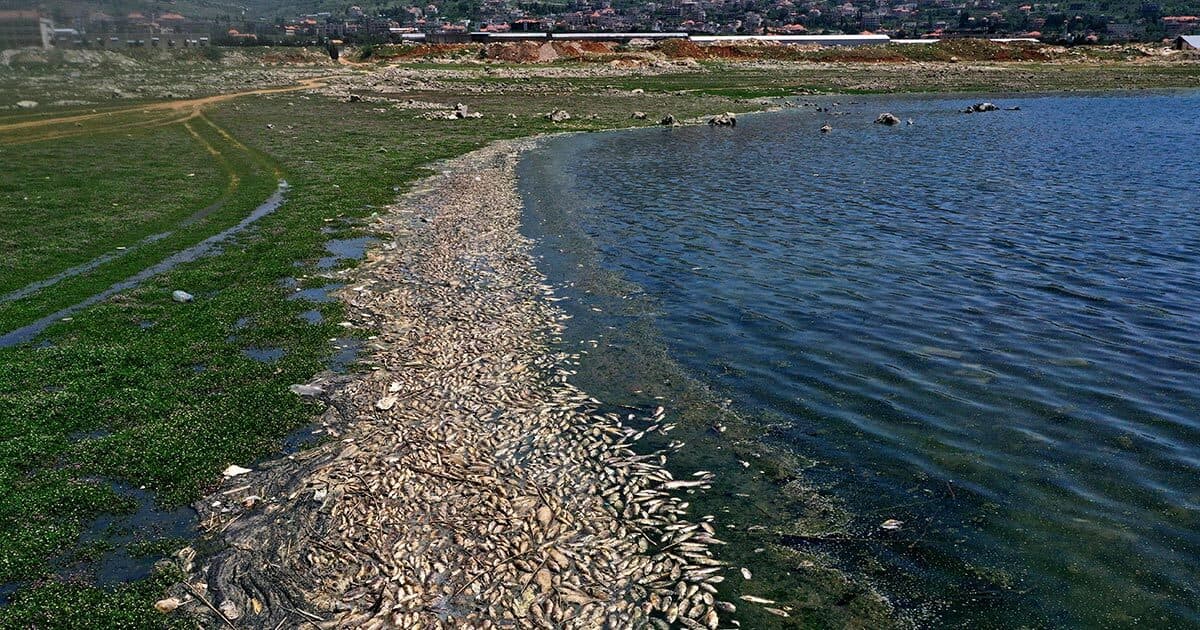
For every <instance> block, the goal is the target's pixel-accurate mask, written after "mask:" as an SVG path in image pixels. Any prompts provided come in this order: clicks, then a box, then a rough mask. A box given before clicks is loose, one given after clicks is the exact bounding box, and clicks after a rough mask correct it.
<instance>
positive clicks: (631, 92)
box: [629, 88, 646, 94]
mask: <svg viewBox="0 0 1200 630" xmlns="http://www.w3.org/2000/svg"><path fill="white" fill-rule="evenodd" d="M629 93H630V94H645V93H646V90H643V89H642V88H633V89H632V90H630V91H629Z"/></svg>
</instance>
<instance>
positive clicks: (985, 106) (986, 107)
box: [963, 103, 1000, 114]
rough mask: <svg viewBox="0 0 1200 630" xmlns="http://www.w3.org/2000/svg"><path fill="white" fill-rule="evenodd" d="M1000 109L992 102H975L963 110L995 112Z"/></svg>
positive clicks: (969, 111)
mask: <svg viewBox="0 0 1200 630" xmlns="http://www.w3.org/2000/svg"><path fill="white" fill-rule="evenodd" d="M998 109H1000V108H999V107H996V106H995V105H993V104H992V103H975V104H974V105H972V106H970V107H968V108H966V109H964V110H963V113H964V114H974V113H976V112H994V111H996V110H998Z"/></svg>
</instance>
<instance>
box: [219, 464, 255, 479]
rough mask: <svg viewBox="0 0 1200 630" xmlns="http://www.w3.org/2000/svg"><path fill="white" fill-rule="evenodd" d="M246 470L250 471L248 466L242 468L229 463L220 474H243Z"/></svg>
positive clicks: (229, 475) (234, 475)
mask: <svg viewBox="0 0 1200 630" xmlns="http://www.w3.org/2000/svg"><path fill="white" fill-rule="evenodd" d="M248 472H251V471H250V469H249V468H242V467H241V466H238V465H237V464H230V465H229V468H226V469H225V470H224V471H222V472H221V474H222V475H225V476H226V477H236V476H238V475H244V474H246V473H248Z"/></svg>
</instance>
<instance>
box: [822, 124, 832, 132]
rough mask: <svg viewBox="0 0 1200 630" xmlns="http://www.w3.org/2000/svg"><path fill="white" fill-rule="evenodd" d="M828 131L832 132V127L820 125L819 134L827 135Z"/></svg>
mask: <svg viewBox="0 0 1200 630" xmlns="http://www.w3.org/2000/svg"><path fill="white" fill-rule="evenodd" d="M830 131H833V127H830V126H829V125H821V133H829V132H830Z"/></svg>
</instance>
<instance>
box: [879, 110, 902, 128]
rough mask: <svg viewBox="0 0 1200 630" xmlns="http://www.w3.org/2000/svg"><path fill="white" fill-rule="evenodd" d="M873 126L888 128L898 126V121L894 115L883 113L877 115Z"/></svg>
mask: <svg viewBox="0 0 1200 630" xmlns="http://www.w3.org/2000/svg"><path fill="white" fill-rule="evenodd" d="M875 124H876V125H887V126H889V127H890V126H892V125H899V124H900V119H899V118H897V117H896V115H895V114H893V113H891V112H884V113H882V114H880V115H879V118H876V119H875Z"/></svg>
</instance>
